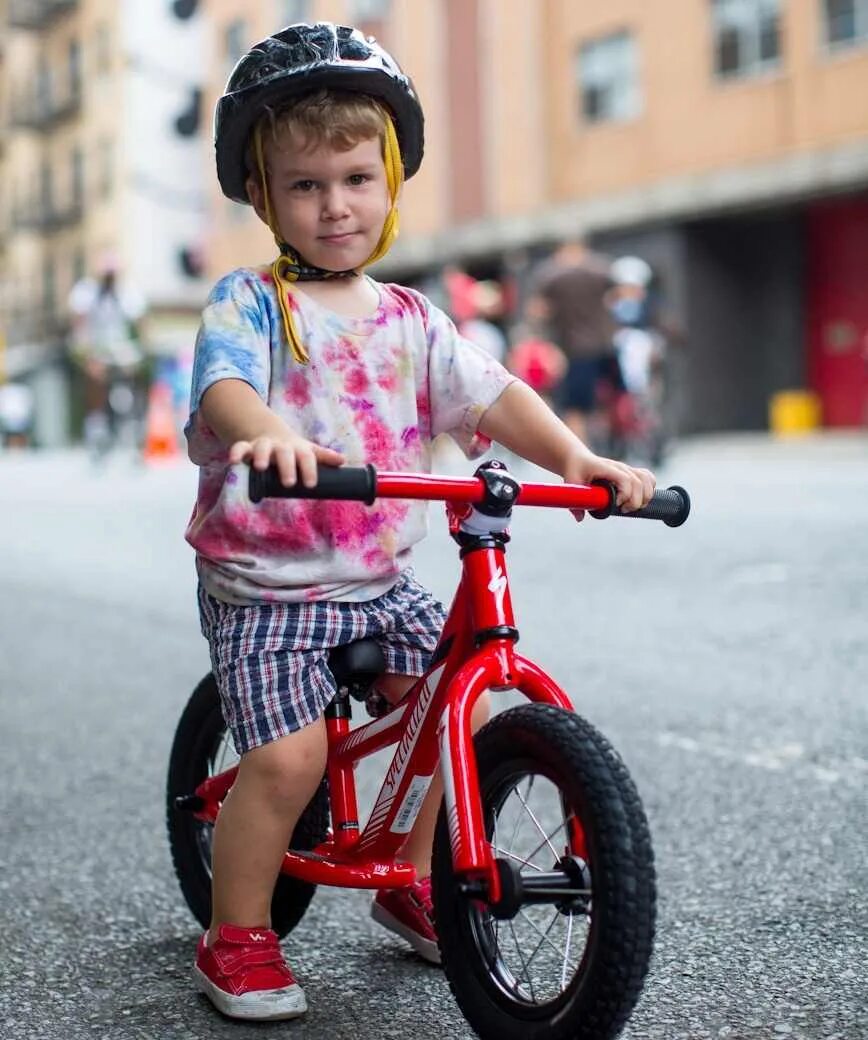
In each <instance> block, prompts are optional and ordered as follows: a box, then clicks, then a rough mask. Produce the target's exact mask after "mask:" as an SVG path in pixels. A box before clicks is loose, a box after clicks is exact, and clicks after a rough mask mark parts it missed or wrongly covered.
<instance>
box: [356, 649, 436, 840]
mask: <svg viewBox="0 0 868 1040" xmlns="http://www.w3.org/2000/svg"><path fill="white" fill-rule="evenodd" d="M445 667H446V662H445V661H444V662H443V664H441V665H440V667H439V668H435V670H434V671H433V672H431V674H430V675H429V676H428V678H427V679H426V680H425V685H424V686H423V687H422V690H421V691H420V693H419V699H418V700H417V701H416V704H415V705H414V707H413V712H412V714H411V715H410V718H409V719H408V720H407V728H406V730H405V731H404V736H403V737H402V739H401V743H400V744H399V745H398V747H397V749H396V751H395V756H394V758H393V759H392V764H391V766H389V772H388V773H387V774H386V779H385V780H384V781H383V787H382V789H381V791H380V794H379V797H378V798H377V801H376V804H375V805H374V808H373V809H372V810H371V816H370V819H369V820H368V823H367V826H366V827H365V831H366V835H367V836H366V838H365V839H364V840H363V841H362V842H361V844H360V845H359V848H360V849H363V848H364V847H365V846H366V845H369V844H371V843H372V842H373V841H375V840H376V837H377V832H378V831H379V829H380V824H382V822H383V820H384V819H385V818H386V816H388V814H389V810H390V809H391V808H392V803H393V802H394V801H395V796H396V795H397V793H398V788H399V787H400V786H401V781H402V780H403V778H404V769H405V767H406V765H407V761H408V760H409V758H410V755H411V754H412V752H413V748H414V747H415V746H416V741H417V739H418V737H419V733H420V731H421V729H422V723H423V722H424V721H425V716H426V715H427V714H428V705H429V704H430V703H431V700H432V698H433V697H434V694H435V693H436V692H437V685H438V683H439V682H440V676H441V675H442V674H443V669H444V668H445Z"/></svg>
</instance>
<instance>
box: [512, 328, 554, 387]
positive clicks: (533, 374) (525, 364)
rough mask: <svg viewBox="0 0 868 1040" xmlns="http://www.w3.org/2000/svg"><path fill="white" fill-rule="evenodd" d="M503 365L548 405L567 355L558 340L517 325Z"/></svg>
mask: <svg viewBox="0 0 868 1040" xmlns="http://www.w3.org/2000/svg"><path fill="white" fill-rule="evenodd" d="M506 367H507V368H508V369H509V370H510V372H512V373H513V375H516V376H518V378H519V379H521V380H522V381H523V382H525V383H527V385H528V386H529V387H530V388H531V389H532V390H535V391H536V392H537V393H538V394H539V395H540V397H541V398H542V399H543V400H544V401H545V402H546V403H547V404H548V405H549V406H551V403H552V400H553V398H554V397H555V396H556V395H557V391H558V387H559V386H560V382H561V380H562V379H563V377H564V373H565V372H566V370H567V358H566V355H565V354H564V352H563V351H562V350H561V349H560V347H558V346H557V344H555V343H552V341H551V340H548V339H541V338H540V337H539V336H534V335H533V334H532V333H531V332H530V330H529V329H528V328H527V327H526V326H520V327H519V328H518V329H517V330H516V338H515V342H514V343H513V345H512V347H511V348H510V350H509V353H508V354H507V357H506Z"/></svg>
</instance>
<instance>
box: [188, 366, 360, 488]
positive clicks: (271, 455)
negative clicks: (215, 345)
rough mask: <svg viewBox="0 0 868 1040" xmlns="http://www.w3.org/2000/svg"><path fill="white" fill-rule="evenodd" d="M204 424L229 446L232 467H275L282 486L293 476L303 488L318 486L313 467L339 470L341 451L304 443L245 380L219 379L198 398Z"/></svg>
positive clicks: (290, 483) (287, 483) (309, 442)
mask: <svg viewBox="0 0 868 1040" xmlns="http://www.w3.org/2000/svg"><path fill="white" fill-rule="evenodd" d="M199 411H200V412H201V415H202V419H203V421H204V422H205V423H206V424H207V425H208V426H209V427H210V429H211V430H213V432H214V433H215V434H216V435H217V436H218V437H219V438H220V440H221V441H222V442H223V443H224V444H225V445H227V446H228V448H229V463H230V465H232V464H234V463H236V462H249V463H251V465H252V466H253V467H254V468H255V469H267V468H268V466H269V465H271V464H272V463H274V465H275V466H276V467H277V470H278V472H279V473H280V478H281V480H282V481H283V483H284V485H285V486H286V487H292V485H293V484H295V482H296V479H297V476H300V477H301V482H302V484H304V485H305V486H306V487H313V485H314V484H316V470H317V463H322V465H324V466H340V465H341V463H343V462H344V457H343V455H341V454H340V452H337V451H333V450H332V449H331V448H323V447H321V446H320V445H319V444H314V443H313V442H312V441H309V440H306V439H305V438H304V437H302V436H301V435H300V434H298V433H296V432H295V431H294V430H293V429H292V428H291V427H290V426H288V425H287V424H286V423H285V422H284V421H283V419H281V418H280V416H279V415H277V414H275V413H274V412H273V411H272V410H271V409H270V408H269V407H268V405H267V404H266V403H265V402H264V401H263V400H262V398H261V397H260V396H259V394H258V393H257V392H256V391H255V390H254V389H253V387H252V386H251V385H250V384H249V383H245V382H244V380H243V379H221V380H219V381H218V382H216V383H212V385H211V386H209V387H208V389H207V390H206V391H205V393H204V394H203V395H202V401H201V403H200V405H199Z"/></svg>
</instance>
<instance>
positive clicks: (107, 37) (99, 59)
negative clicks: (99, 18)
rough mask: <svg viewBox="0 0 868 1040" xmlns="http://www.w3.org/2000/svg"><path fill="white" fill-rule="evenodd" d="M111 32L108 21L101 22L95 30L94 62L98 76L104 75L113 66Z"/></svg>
mask: <svg viewBox="0 0 868 1040" xmlns="http://www.w3.org/2000/svg"><path fill="white" fill-rule="evenodd" d="M111 47H112V41H111V32H110V30H109V27H108V24H107V23H106V22H100V23H99V25H97V27H96V29H95V30H94V37H93V64H94V70H95V72H96V74H97V75H98V76H104V75H105V74H106V73H107V72H109V71H110V70H111V66H112V51H111Z"/></svg>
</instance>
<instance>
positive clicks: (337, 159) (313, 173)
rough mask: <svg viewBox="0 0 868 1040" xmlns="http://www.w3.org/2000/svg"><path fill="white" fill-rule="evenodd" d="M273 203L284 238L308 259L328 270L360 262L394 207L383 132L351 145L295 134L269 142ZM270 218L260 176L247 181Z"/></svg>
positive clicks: (259, 209) (259, 208) (261, 213)
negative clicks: (303, 139)
mask: <svg viewBox="0 0 868 1040" xmlns="http://www.w3.org/2000/svg"><path fill="white" fill-rule="evenodd" d="M265 162H266V167H267V169H268V187H269V192H270V198H271V207H272V212H273V214H274V218H275V220H276V222H277V226H278V227H279V229H280V233H281V235H282V237H283V239H284V240H285V241H286V242H288V243H289V244H290V245H291V246H292V247H293V249H295V250H297V251H298V252H299V253H300V254H301V256H302V257H303V258H304V260H305V261H307V263H309V264H313V265H315V266H316V267H323V268H325V269H326V270H328V271H347V270H350V269H353V268H357V267H360V266H361V265H362V264H363V263H364V262H365V261H366V260H367V259H368V257H369V256H370V255H371V253H373V251H374V249H375V247H376V245H377V242H378V241H379V239H380V232H381V231H382V230H383V223H384V221H385V219H386V215H387V213H388V212H389V191H388V187H387V184H386V170H385V166H384V165H383V157H382V149H381V145H380V140H379V138H378V137H372V138H370V139H369V140H366V141H361V142H360V143H359V144H357V145H355V146H354V147H353V148H351V149H349V150H348V151H338V150H336V149H334V148H330V147H328V146H326V145H317V146H315V147H313V148H310V147H308V148H303V147H299V142H297V141H295V140H294V139H293V137H292V135H289V134H284V135H283V136H282V138H281V139H280V141H279V142H277V143H275V142H274V141H268V142H267V143H266V144H265ZM247 188H248V192H249V194H250V199H251V201H252V202H253V205H254V208H255V209H256V212H257V213H258V214H259V217H260V218H261V219H262V220H265V200H264V198H263V193H262V189H261V187H260V185H259V183H258V178H251V179H250V180H249V181H248V183H247Z"/></svg>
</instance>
